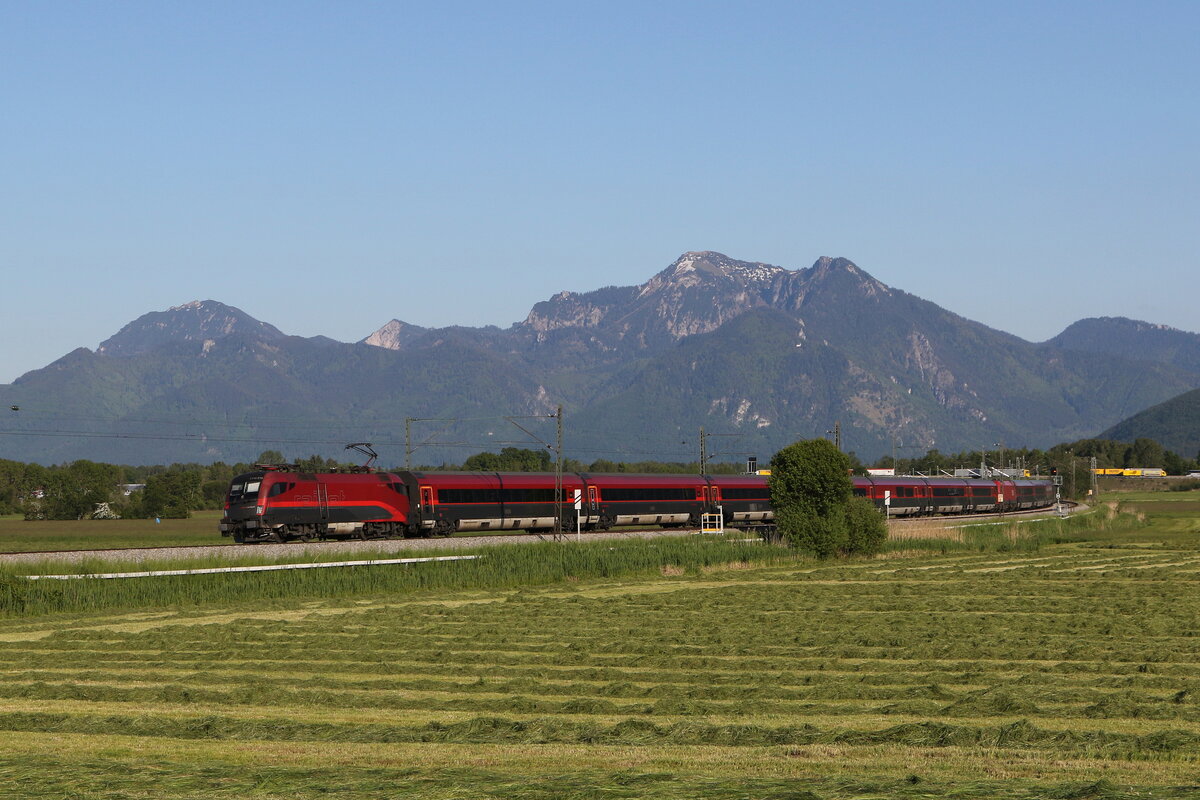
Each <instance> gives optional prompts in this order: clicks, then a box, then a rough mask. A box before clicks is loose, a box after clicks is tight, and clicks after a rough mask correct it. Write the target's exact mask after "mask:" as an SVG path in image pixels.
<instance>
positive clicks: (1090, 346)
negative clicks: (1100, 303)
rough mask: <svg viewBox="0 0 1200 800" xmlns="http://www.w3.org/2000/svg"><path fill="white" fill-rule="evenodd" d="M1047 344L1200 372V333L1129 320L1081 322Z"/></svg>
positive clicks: (1091, 319) (1123, 318) (1090, 320)
mask: <svg viewBox="0 0 1200 800" xmlns="http://www.w3.org/2000/svg"><path fill="white" fill-rule="evenodd" d="M1046 344H1048V345H1050V346H1052V347H1058V348H1061V349H1064V350H1079V351H1083V352H1087V353H1100V354H1103V355H1113V356H1120V357H1122V358H1130V359H1136V360H1144V361H1156V362H1158V363H1160V364H1170V365H1171V366H1173V367H1178V368H1180V369H1184V370H1188V371H1189V372H1200V334H1195V333H1189V332H1187V331H1181V330H1178V329H1176V328H1171V327H1168V326H1166V325H1155V324H1153V323H1150V322H1140V321H1138V320H1133V319H1126V318H1125V317H1092V318H1089V319H1081V320H1079V322H1076V323H1074V324H1072V325H1071V326H1069V327H1068V328H1067V329H1066V330H1064V331H1063V332H1062V333H1060V334H1059V335H1058V336H1055V337H1054V338H1053V339H1051V340H1050V341H1049V342H1047V343H1046Z"/></svg>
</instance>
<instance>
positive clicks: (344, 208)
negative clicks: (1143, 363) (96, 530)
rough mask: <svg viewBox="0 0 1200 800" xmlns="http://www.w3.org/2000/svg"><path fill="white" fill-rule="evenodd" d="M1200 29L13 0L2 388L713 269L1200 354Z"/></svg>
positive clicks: (925, 8) (758, 11) (928, 14)
mask: <svg viewBox="0 0 1200 800" xmlns="http://www.w3.org/2000/svg"><path fill="white" fill-rule="evenodd" d="M1197 42H1200V3H1195V2H1177V3H1166V2H1137V3H1134V2H1129V3H1108V2H1036V3H1024V2H995V3H982V2H945V3H937V2H890V3H825V2H823V3H799V2H786V3H783V2H781V3H766V2H760V3H741V2H738V3H734V2H730V3H712V2H694V3H693V2H661V3H653V2H613V1H612V0H605V2H594V3H588V2H569V3H562V2H546V3H519V2H502V3H496V2H486V3H485V2H480V3H467V2H438V3H420V4H417V3H400V2H391V3H382V2H381V3H364V2H336V3H334V2H329V3H305V2H290V1H289V2H278V3H266V2H236V3H222V2H211V1H206V2H199V3H164V2H144V3H143V2H121V3H99V2H97V3H77V2H70V3H64V2H36V3H34V2H16V1H15V0H10V2H3V3H2V4H0V187H2V191H0V287H2V288H0V291H2V293H3V294H2V296H3V297H4V303H3V305H2V309H3V313H2V314H0V337H2V339H3V346H2V347H0V382H8V381H11V380H12V379H13V378H15V377H17V376H18V375H19V374H21V373H23V372H25V371H27V370H30V369H34V368H37V367H40V366H44V365H45V364H47V363H49V362H50V361H52V360H53V359H55V358H57V357H59V356H61V355H63V354H65V353H67V352H69V351H70V350H72V349H73V348H75V347H79V346H86V347H90V348H94V347H95V346H96V345H97V344H98V343H99V342H100V341H101V340H103V339H105V338H106V337H108V336H109V335H111V334H113V333H115V332H116V331H117V330H118V329H119V328H120V327H121V326H122V325H124V324H125V323H127V322H129V321H131V320H133V319H135V318H136V317H138V316H140V315H141V314H143V313H145V312H147V311H155V310H162V309H165V308H167V307H168V306H172V305H179V304H182V303H185V302H188V301H191V300H197V299H214V300H220V301H222V302H225V303H228V304H230V305H234V306H237V307H240V308H242V309H243V310H245V311H246V312H248V313H250V314H252V315H253V316H255V317H257V318H259V319H261V320H264V321H266V322H270V323H272V324H274V325H276V326H277V327H279V328H280V329H282V330H283V331H284V332H286V333H293V334H298V335H305V336H310V335H316V334H324V335H327V336H331V337H333V338H335V339H340V340H343V341H354V340H357V339H360V338H362V337H364V336H366V335H367V334H369V333H370V332H372V331H373V330H375V329H376V328H378V327H379V326H381V325H382V324H384V323H385V322H387V321H388V320H389V319H391V318H393V317H398V318H400V319H403V320H406V321H408V322H411V323H415V324H419V325H444V324H461V325H482V324H498V325H501V326H507V325H509V324H511V323H512V322H514V321H517V320H519V319H522V318H524V316H525V315H526V313H528V310H529V308H530V307H531V306H532V304H533V303H535V302H537V301H538V300H541V299H545V298H546V297H548V296H550V295H551V294H553V293H555V292H558V291H561V290H563V289H570V290H574V291H586V290H590V289H594V288H598V287H601V286H605V285H612V284H617V285H626V284H634V283H640V282H642V281H644V280H646V279H647V278H649V277H650V276H651V275H652V274H653V273H655V272H657V271H658V270H660V269H662V268H663V267H665V266H666V265H667V264H669V263H670V262H671V261H672V260H674V259H675V257H677V256H678V255H679V254H680V253H682V252H684V251H687V250H719V251H721V252H724V253H726V254H728V255H730V256H732V257H734V258H741V259H745V260H752V261H766V262H770V263H774V264H779V265H781V266H786V267H790V268H799V267H807V266H809V265H811V264H812V262H813V261H814V260H815V259H816V258H818V257H820V256H823V255H829V256H845V257H847V258H850V259H852V260H853V261H855V262H856V263H857V264H859V266H861V267H862V268H863V269H865V270H867V271H868V272H870V273H872V274H873V275H874V276H875V277H877V278H879V279H880V280H882V281H884V282H885V283H888V284H890V285H892V286H895V287H898V288H901V289H904V290H906V291H910V292H912V293H914V294H918V295H921V296H923V297H926V298H928V299H930V300H933V301H935V302H937V303H939V304H941V305H943V306H944V307H946V308H949V309H951V310H953V311H955V312H957V313H959V314H962V315H963V316H966V317H969V318H972V319H976V320H979V321H981V322H984V323H986V324H989V325H992V326H994V327H997V328H1001V329H1003V330H1007V331H1010V332H1012V333H1015V334H1017V335H1019V336H1022V337H1024V338H1027V339H1031V340H1035V341H1039V340H1042V339H1046V338H1049V337H1050V336H1053V335H1054V334H1056V333H1057V332H1058V331H1060V330H1061V329H1062V328H1064V327H1065V326H1066V325H1068V324H1069V323H1071V322H1073V321H1074V320H1076V319H1079V318H1082V317H1087V316H1096V315H1124V316H1130V317H1135V318H1139V319H1146V320H1149V321H1152V322H1160V323H1165V324H1169V325H1174V326H1176V327H1180V328H1184V329H1186V330H1192V331H1200V274H1198V272H1200V270H1198V268H1200V259H1198V257H1197V254H1198V252H1200V248H1198V247H1197V245H1198V244H1200V89H1198V87H1200V56H1198V55H1197V54H1198V52H1200V47H1197Z"/></svg>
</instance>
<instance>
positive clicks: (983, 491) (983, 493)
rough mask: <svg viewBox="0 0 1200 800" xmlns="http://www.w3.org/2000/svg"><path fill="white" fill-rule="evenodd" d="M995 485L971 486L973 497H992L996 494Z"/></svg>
mask: <svg viewBox="0 0 1200 800" xmlns="http://www.w3.org/2000/svg"><path fill="white" fill-rule="evenodd" d="M994 494H995V492H994V491H993V487H991V486H973V487H971V495H972V496H973V497H991V496H992V495H994Z"/></svg>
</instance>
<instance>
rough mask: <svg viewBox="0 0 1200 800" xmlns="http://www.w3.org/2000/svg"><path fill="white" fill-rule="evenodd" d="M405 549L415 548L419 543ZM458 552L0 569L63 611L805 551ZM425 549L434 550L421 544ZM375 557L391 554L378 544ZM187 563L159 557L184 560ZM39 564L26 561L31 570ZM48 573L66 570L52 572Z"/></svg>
mask: <svg viewBox="0 0 1200 800" xmlns="http://www.w3.org/2000/svg"><path fill="white" fill-rule="evenodd" d="M402 553H403V555H413V553H412V552H411V551H408V552H403V551H402ZM455 553H456V554H478V555H479V556H480V558H479V559H477V560H473V561H453V562H434V563H419V564H407V565H382V566H356V567H333V568H329V569H319V570H286V571H278V572H256V573H246V574H236V573H235V574H216V575H187V576H164V577H151V578H127V579H106V580H102V579H86V578H85V579H80V580H70V581H49V580H39V581H29V580H28V579H26V578H24V577H23V575H21V574H18V572H16V571H15V570H13V569H12V568H8V569H5V570H3V571H0V615H5V616H13V615H29V614H41V613H49V612H61V611H82V610H96V609H129V608H147V607H175V606H181V605H212V604H244V603H250V602H275V601H286V600H304V599H318V598H338V597H357V596H378V595H394V594H407V593H411V592H416V591H422V590H431V589H449V590H472V589H497V588H511V587H518V586H544V585H546V584H554V583H561V582H566V581H572V580H582V579H603V578H616V577H632V576H638V575H645V574H656V573H661V572H662V571H663V570H664V569H666V570H681V571H682V572H684V573H686V572H688V571H695V570H697V569H700V568H703V567H710V566H714V565H719V564H728V563H733V562H739V563H754V564H773V563H778V562H781V561H795V560H796V559H799V558H803V557H804V556H803V555H801V554H798V553H796V552H795V551H790V550H787V549H784V548H779V547H772V546H767V545H764V544H761V543H757V542H745V541H736V540H733V539H714V538H708V537H704V538H700V537H682V538H674V537H662V538H658V539H654V540H652V541H644V540H633V541H630V540H623V541H601V542H585V543H578V544H577V543H573V542H572V543H553V542H538V543H530V544H519V545H500V546H495V547H486V548H480V549H477V550H456V551H455ZM421 554H422V555H423V554H424V553H421ZM368 557H372V558H386V557H389V555H385V554H381V553H372V554H371V555H370V556H368ZM317 559H323V560H349V559H348V558H347V555H346V554H345V553H339V554H336V555H334V554H324V553H318V554H317V555H316V556H313V555H311V554H307V555H306V554H298V555H297V556H296V557H294V558H292V559H290V560H289V561H292V562H295V561H314V560H317ZM247 562H249V563H262V559H261V558H253V557H243V558H236V559H215V558H209V559H204V560H191V561H187V562H182V563H183V564H185V565H186V567H191V568H195V567H197V566H229V565H243V564H247ZM180 563H181V562H172V563H171V564H170V565H155V567H156V568H157V567H160V566H161V567H163V568H180V567H179V564H180ZM34 569H35V568H34V567H31V566H29V565H24V566H22V568H21V572H23V573H25V574H29V573H31V572H33V571H34ZM36 570H37V571H42V570H63V571H64V572H69V573H76V574H87V573H92V574H95V573H101V572H117V571H129V570H130V566H129V565H128V563H121V564H114V563H107V564H106V563H105V562H103V561H99V560H92V561H89V562H86V563H84V564H82V565H65V564H55V563H46V564H41V565H37V566H36ZM47 574H59V573H57V572H55V573H47Z"/></svg>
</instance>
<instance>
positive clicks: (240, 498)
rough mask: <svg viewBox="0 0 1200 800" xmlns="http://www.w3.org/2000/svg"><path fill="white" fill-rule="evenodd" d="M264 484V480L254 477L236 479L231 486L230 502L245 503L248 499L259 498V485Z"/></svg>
mask: <svg viewBox="0 0 1200 800" xmlns="http://www.w3.org/2000/svg"><path fill="white" fill-rule="evenodd" d="M261 485H262V481H261V480H260V479H258V478H254V479H251V480H247V481H236V482H235V483H234V484H233V485H232V486H230V487H229V502H231V503H244V502H246V501H248V500H257V499H258V487H259V486H261Z"/></svg>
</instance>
